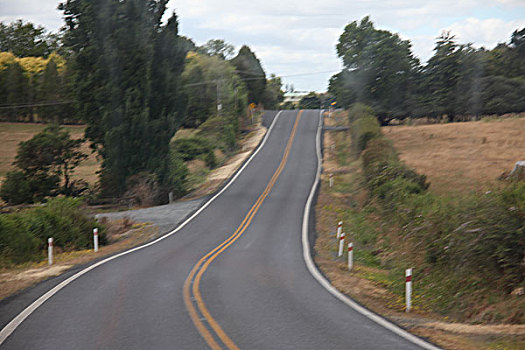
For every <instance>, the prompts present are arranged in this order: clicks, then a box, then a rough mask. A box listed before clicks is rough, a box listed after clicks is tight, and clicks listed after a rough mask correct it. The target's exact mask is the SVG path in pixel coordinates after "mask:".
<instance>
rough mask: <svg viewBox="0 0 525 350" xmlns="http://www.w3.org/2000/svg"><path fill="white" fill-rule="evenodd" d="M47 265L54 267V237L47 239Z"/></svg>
mask: <svg viewBox="0 0 525 350" xmlns="http://www.w3.org/2000/svg"><path fill="white" fill-rule="evenodd" d="M47 264H48V265H53V237H50V238H48V239H47Z"/></svg>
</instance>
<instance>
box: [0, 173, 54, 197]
mask: <svg viewBox="0 0 525 350" xmlns="http://www.w3.org/2000/svg"><path fill="white" fill-rule="evenodd" d="M59 182H60V178H59V177H58V176H57V175H50V174H47V173H43V172H38V173H35V174H33V175H31V176H28V175H26V174H24V173H23V172H21V171H10V172H8V173H7V177H6V180H5V181H4V183H3V184H2V188H1V189H0V197H2V199H3V200H4V201H6V202H7V203H9V204H12V205H17V204H22V203H37V202H40V201H42V200H43V199H44V198H45V197H47V196H52V195H54V194H55V193H56V191H57V190H58V187H59Z"/></svg>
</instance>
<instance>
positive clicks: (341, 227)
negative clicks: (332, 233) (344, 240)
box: [337, 221, 343, 239]
mask: <svg viewBox="0 0 525 350" xmlns="http://www.w3.org/2000/svg"><path fill="white" fill-rule="evenodd" d="M341 232H343V222H342V221H339V223H338V224H337V239H339V237H341Z"/></svg>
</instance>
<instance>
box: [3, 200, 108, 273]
mask: <svg viewBox="0 0 525 350" xmlns="http://www.w3.org/2000/svg"><path fill="white" fill-rule="evenodd" d="M81 205H82V202H81V201H80V200H79V199H71V198H54V199H52V200H50V201H49V202H48V203H47V204H46V205H44V206H41V207H38V208H33V209H28V210H25V211H22V212H19V213H13V214H4V215H0V262H1V264H2V266H6V265H10V264H19V263H22V262H26V261H39V260H41V259H43V258H44V257H45V248H46V246H47V239H48V238H49V237H53V243H54V245H55V246H56V247H60V248H62V249H64V250H67V251H69V250H76V249H87V248H89V247H91V246H92V244H93V242H92V240H93V233H92V232H93V228H94V227H98V228H99V241H100V244H106V234H105V228H104V227H103V226H101V225H100V224H98V223H97V222H96V221H95V219H93V218H92V217H90V216H88V215H87V214H86V213H84V211H83V209H82V207H81Z"/></svg>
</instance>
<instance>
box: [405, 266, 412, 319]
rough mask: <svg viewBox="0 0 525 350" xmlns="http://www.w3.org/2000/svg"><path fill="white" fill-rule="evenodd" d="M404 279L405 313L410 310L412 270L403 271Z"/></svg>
mask: <svg viewBox="0 0 525 350" xmlns="http://www.w3.org/2000/svg"><path fill="white" fill-rule="evenodd" d="M405 277H406V278H405V298H406V312H410V309H411V308H412V268H410V269H407V270H406V271H405Z"/></svg>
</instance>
